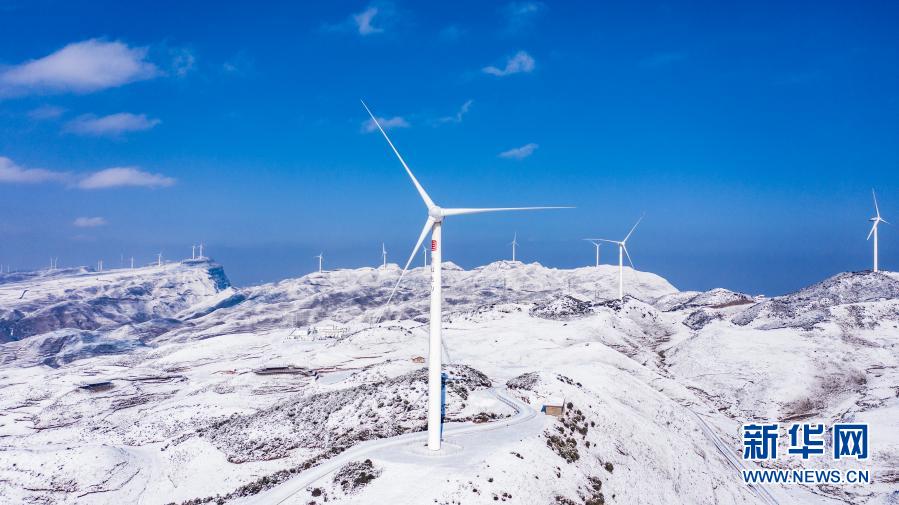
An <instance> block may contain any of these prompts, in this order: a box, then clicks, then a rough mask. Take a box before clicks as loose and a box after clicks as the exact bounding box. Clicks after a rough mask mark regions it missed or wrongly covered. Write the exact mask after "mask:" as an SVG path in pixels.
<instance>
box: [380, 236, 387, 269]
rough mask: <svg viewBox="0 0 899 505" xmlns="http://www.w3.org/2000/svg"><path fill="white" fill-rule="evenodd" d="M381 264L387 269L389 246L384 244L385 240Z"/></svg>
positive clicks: (382, 245)
mask: <svg viewBox="0 0 899 505" xmlns="http://www.w3.org/2000/svg"><path fill="white" fill-rule="evenodd" d="M381 266H382V267H383V268H384V269H385V270H386V269H387V247H385V246H384V242H381Z"/></svg>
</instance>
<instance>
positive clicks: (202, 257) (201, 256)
mask: <svg viewBox="0 0 899 505" xmlns="http://www.w3.org/2000/svg"><path fill="white" fill-rule="evenodd" d="M204 258H205V256H203V242H200V259H204Z"/></svg>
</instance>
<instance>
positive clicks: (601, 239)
mask: <svg viewBox="0 0 899 505" xmlns="http://www.w3.org/2000/svg"><path fill="white" fill-rule="evenodd" d="M584 240H589V241H590V242H593V241H594V240H595V241H596V242H608V243H610V244H619V245H620V244H621V243H622V242H621V241H620V240H609V239H607V238H585V239H584ZM596 242H594V243H596Z"/></svg>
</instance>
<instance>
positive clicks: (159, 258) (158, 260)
mask: <svg viewBox="0 0 899 505" xmlns="http://www.w3.org/2000/svg"><path fill="white" fill-rule="evenodd" d="M156 266H158V267H161V266H162V251H159V252H158V253H157V254H156Z"/></svg>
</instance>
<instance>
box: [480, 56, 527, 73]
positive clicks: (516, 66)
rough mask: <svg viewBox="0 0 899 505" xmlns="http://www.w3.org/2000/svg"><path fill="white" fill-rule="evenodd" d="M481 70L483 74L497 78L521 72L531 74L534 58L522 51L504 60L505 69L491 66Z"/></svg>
mask: <svg viewBox="0 0 899 505" xmlns="http://www.w3.org/2000/svg"><path fill="white" fill-rule="evenodd" d="M482 70H483V72H484V73H485V74H490V75H495V76H497V77H503V76H507V75H512V74H519V73H522V72H532V71H533V70H534V58H532V57H531V55H530V54H528V53H526V52H524V51H518V52H517V53H516V54H515V56H512V57H511V58H509V59H508V60H506V66H505V67H503V68H498V67H495V66H493V65H491V66H489V67H484V68H483V69H482Z"/></svg>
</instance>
